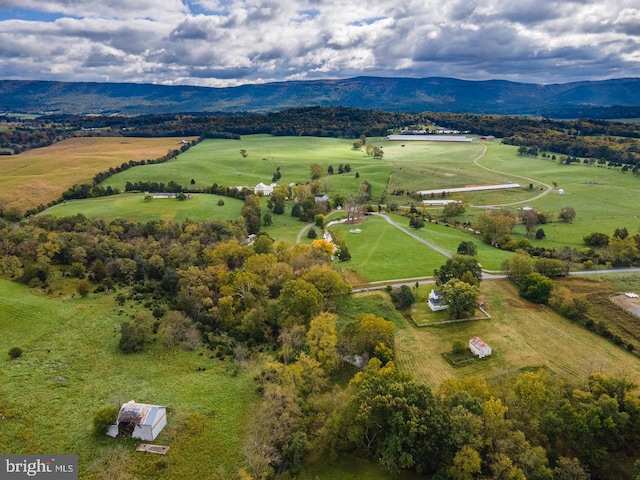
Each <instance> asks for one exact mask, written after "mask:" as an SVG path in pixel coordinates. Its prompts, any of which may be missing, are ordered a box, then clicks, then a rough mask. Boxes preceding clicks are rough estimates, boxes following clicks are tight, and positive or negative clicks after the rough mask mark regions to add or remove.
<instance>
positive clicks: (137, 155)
mask: <svg viewBox="0 0 640 480" xmlns="http://www.w3.org/2000/svg"><path fill="white" fill-rule="evenodd" d="M182 139H183V138H124V137H102V138H93V137H92V138H89V137H79V138H71V139H68V140H63V141H62V142H59V143H56V144H53V145H51V146H48V147H44V148H36V149H34V150H29V151H27V152H24V153H21V154H19V155H10V156H0V204H2V205H3V206H4V207H5V208H7V207H12V206H16V207H18V208H20V209H22V210H26V209H29V208H34V207H37V206H38V205H39V204H44V205H46V204H47V203H49V202H50V201H52V200H55V199H57V198H59V197H60V196H61V195H62V193H63V192H64V191H65V190H67V189H68V188H69V187H72V186H73V185H75V184H81V183H91V180H92V179H93V176H94V175H95V174H96V173H99V172H102V171H105V170H108V169H109V168H110V167H116V166H118V165H121V164H122V163H124V162H128V161H129V160H144V159H154V158H158V157H161V156H163V155H165V154H166V153H167V152H168V151H169V150H175V149H179V147H180V145H179V144H178V141H179V140H182ZM184 139H187V138H184ZM188 140H191V138H188Z"/></svg>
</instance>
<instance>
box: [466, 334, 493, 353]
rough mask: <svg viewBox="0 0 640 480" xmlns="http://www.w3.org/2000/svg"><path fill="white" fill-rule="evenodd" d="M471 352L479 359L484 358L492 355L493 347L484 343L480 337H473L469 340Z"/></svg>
mask: <svg viewBox="0 0 640 480" xmlns="http://www.w3.org/2000/svg"><path fill="white" fill-rule="evenodd" d="M469 350H471V353H473V354H474V355H475V356H476V357H478V358H484V357H488V356H489V355H491V347H490V346H489V345H487V344H486V343H484V342H483V341H482V340H481V339H480V337H473V338H472V339H471V340H469Z"/></svg>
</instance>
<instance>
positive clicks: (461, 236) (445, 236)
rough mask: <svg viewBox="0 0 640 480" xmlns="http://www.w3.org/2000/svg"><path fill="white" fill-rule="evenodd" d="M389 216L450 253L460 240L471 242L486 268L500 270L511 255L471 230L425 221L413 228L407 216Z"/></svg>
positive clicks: (455, 249)
mask: <svg viewBox="0 0 640 480" xmlns="http://www.w3.org/2000/svg"><path fill="white" fill-rule="evenodd" d="M391 218H392V219H393V221H394V222H396V223H398V224H399V225H402V226H403V227H405V228H406V229H407V230H411V231H412V232H413V233H414V234H416V235H418V236H419V237H421V238H423V239H425V240H428V241H429V242H431V243H434V244H436V245H437V246H439V247H440V248H443V249H444V250H446V251H448V252H449V253H450V254H451V255H455V254H456V252H457V251H458V246H459V245H460V244H461V243H462V242H473V243H474V245H475V246H476V249H477V251H478V254H477V258H478V262H480V264H481V265H482V267H483V268H484V269H487V270H500V269H501V268H502V262H503V261H505V260H506V259H508V258H509V257H510V256H511V255H512V252H507V251H504V250H500V249H498V248H495V247H492V246H491V245H487V244H486V243H484V242H482V240H480V238H479V237H478V236H477V235H475V234H473V233H472V232H469V231H464V230H460V229H458V228H455V227H451V226H447V225H446V224H443V223H435V222H425V224H424V227H423V228H420V229H418V230H413V229H410V227H409V218H408V217H403V216H401V215H391ZM432 273H433V272H432Z"/></svg>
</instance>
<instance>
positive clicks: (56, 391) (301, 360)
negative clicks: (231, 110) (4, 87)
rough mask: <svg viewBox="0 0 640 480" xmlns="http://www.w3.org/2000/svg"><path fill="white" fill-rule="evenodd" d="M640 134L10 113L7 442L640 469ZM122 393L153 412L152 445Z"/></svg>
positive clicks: (176, 468) (505, 473)
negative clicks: (156, 425) (157, 423)
mask: <svg viewBox="0 0 640 480" xmlns="http://www.w3.org/2000/svg"><path fill="white" fill-rule="evenodd" d="M396 136H397V137H396ZM639 138H640V124H638V123H637V122H633V121H625V122H617V121H604V120H597V121H596V120H587V119H581V120H549V119H537V118H525V117H502V116H497V115H471V114H452V113H420V114H414V113H390V112H383V111H374V110H358V109H354V108H346V107H344V108H343V107H327V108H324V107H312V108H296V109H290V110H283V111H281V112H278V113H268V114H242V115H209V114H201V115H189V114H163V115H148V116H140V117H126V116H122V117H120V116H117V115H115V116H57V115H56V116H40V117H36V118H26V117H24V116H18V115H7V116H6V117H5V118H3V119H2V120H0V142H1V143H0V151H1V152H2V155H0V165H1V166H2V168H1V169H0V213H1V218H0V291H1V292H2V295H1V296H0V332H1V335H0V353H1V354H2V355H3V357H2V358H1V359H0V452H3V453H19V454H31V453H40V452H45V451H51V449H52V448H53V449H55V450H56V452H58V453H60V454H75V455H78V458H79V477H80V478H83V479H92V480H101V479H124V480H127V479H146V478H149V479H151V478H153V479H186V478H210V479H241V480H248V479H270V478H277V479H280V480H286V479H300V480H306V479H309V480H313V479H323V480H324V479H345V480H349V479H371V480H378V479H380V480H382V479H391V478H401V479H409V480H413V479H422V478H424V479H434V480H435V479H452V480H453V479H460V480H462V479H485V478H486V479H489V478H496V479H525V478H526V479H549V480H552V479H589V478H593V479H618V478H620V479H627V478H628V479H635V478H638V476H639V475H640V456H639V454H638V445H639V444H640V433H639V432H640V428H639V427H640V390H639V386H640V300H638V298H637V295H636V296H635V297H634V295H635V294H637V293H639V292H640V268H639V267H640V230H639V229H640V220H639V217H638V215H639V213H638V209H639V207H640V201H639V200H638V195H637V192H638V190H639V189H638V186H639V185H640V183H639V182H640V150H638V146H639V143H638V142H639V140H638V139H639ZM474 338H478V339H481V343H479V344H478V343H476V344H477V345H480V346H481V347H483V348H486V350H482V351H480V350H478V351H476V350H474V348H475V347H473V345H474V343H473V342H471V340H472V339H474ZM130 400H135V401H136V402H140V404H141V405H147V406H152V407H153V408H158V409H163V410H162V412H165V411H166V420H163V425H162V427H161V428H160V430H159V431H158V432H153V434H152V435H151V437H149V438H146V437H138V438H132V436H131V430H126V429H125V428H124V425H125V423H128V424H130V423H131V421H125V420H124V417H123V412H125V411H126V405H127V402H129V401H130ZM154 412H155V410H154ZM163 418H164V417H163ZM165 421H166V425H165V424H164V422H165ZM133 423H135V422H133ZM141 425H142V423H141V422H140V421H139V422H138V423H137V424H136V427H140V426H141ZM130 426H131V428H132V429H133V425H130ZM114 427H115V431H114V430H112V431H114V432H115V434H116V436H115V438H113V437H111V436H108V435H107V432H108V431H110V429H113V428H114ZM134 432H135V430H134ZM141 443H144V444H145V445H146V444H149V443H150V444H153V445H156V446H162V447H168V449H166V450H162V452H163V455H158V454H156V453H149V452H140V451H136V448H137V447H139V446H140V444H141Z"/></svg>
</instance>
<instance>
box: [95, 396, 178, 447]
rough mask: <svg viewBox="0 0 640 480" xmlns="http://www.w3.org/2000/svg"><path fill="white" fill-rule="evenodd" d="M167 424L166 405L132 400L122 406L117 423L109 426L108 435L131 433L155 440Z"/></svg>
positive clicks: (141, 437) (141, 438) (143, 438)
mask: <svg viewBox="0 0 640 480" xmlns="http://www.w3.org/2000/svg"><path fill="white" fill-rule="evenodd" d="M166 424H167V408H166V407H161V406H159V405H148V404H146V403H136V402H135V401H133V400H131V401H129V402H127V403H125V404H123V405H122V407H120V412H119V413H118V418H117V419H116V423H115V424H113V425H111V426H110V427H109V429H108V430H107V435H109V436H111V437H117V436H118V435H131V438H138V439H140V440H147V441H153V440H155V439H156V437H157V436H158V434H159V433H160V432H161V431H162V429H163V428H164V427H165V425H166Z"/></svg>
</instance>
